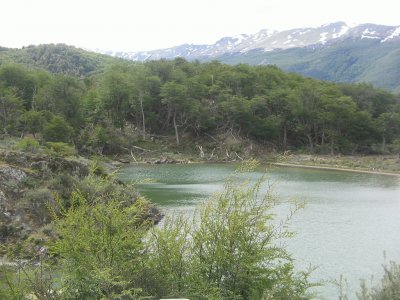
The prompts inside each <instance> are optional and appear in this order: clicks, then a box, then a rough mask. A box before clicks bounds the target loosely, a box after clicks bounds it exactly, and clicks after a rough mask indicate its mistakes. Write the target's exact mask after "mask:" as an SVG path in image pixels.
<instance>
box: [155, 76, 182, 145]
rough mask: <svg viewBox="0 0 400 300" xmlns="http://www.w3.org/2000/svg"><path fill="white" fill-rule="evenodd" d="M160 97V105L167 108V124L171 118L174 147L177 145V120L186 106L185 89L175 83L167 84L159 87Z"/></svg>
mask: <svg viewBox="0 0 400 300" xmlns="http://www.w3.org/2000/svg"><path fill="white" fill-rule="evenodd" d="M160 96H161V98H162V103H163V104H165V105H166V106H167V111H168V114H167V122H169V120H170V118H172V123H173V125H174V130H175V139H176V145H179V132H178V124H177V118H178V117H179V116H182V115H183V114H184V111H185V108H186V106H187V102H186V98H187V88H186V86H185V85H183V84H180V83H176V82H167V83H165V84H164V85H163V86H162V87H161V91H160Z"/></svg>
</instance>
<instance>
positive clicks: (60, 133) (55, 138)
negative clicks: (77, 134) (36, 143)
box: [43, 116, 73, 143]
mask: <svg viewBox="0 0 400 300" xmlns="http://www.w3.org/2000/svg"><path fill="white" fill-rule="evenodd" d="M72 133H73V129H72V128H71V126H69V125H68V123H67V122H66V121H65V120H64V119H63V118H61V117H58V116H56V117H54V118H53V119H52V120H51V121H50V122H48V123H47V124H46V126H45V127H44V130H43V137H44V139H45V140H46V141H49V142H65V143H68V142H69V141H70V138H71V136H72Z"/></svg>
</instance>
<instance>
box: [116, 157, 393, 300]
mask: <svg viewBox="0 0 400 300" xmlns="http://www.w3.org/2000/svg"><path fill="white" fill-rule="evenodd" d="M235 168H236V166H235V165H233V164H189V165H146V164H138V165H130V166H128V167H125V168H123V169H122V170H121V171H120V173H119V177H120V178H121V179H122V180H124V181H126V182H132V181H143V180H145V179H149V178H150V179H152V180H154V182H152V183H145V184H138V187H139V190H140V192H141V193H142V194H143V195H145V196H146V197H148V198H149V199H151V200H152V201H153V202H154V203H156V204H157V205H158V206H159V207H160V208H161V209H162V210H163V211H164V212H165V213H166V214H172V215H174V214H179V213H183V214H187V215H190V214H192V213H193V211H194V208H195V207H196V205H197V204H199V203H201V202H202V201H205V200H206V199H207V198H208V197H209V196H210V195H211V194H212V193H215V192H217V191H220V190H221V189H222V187H223V183H224V180H225V179H226V178H227V177H228V176H229V175H231V174H232V172H233V171H234V170H235ZM265 170H266V168H265V167H259V168H257V169H256V170H255V171H252V172H250V173H247V174H246V175H245V177H246V178H247V179H249V180H254V181H255V180H257V179H258V178H260V176H262V175H263V174H264V173H265ZM267 174H268V175H267V176H268V180H269V181H270V182H273V184H274V191H275V193H277V194H278V195H279V196H280V197H281V199H283V200H284V201H283V202H282V204H279V205H278V206H277V207H276V210H275V211H274V212H275V213H276V218H277V219H280V218H284V217H285V215H286V214H287V213H288V207H289V205H288V204H287V202H286V201H285V200H286V199H293V198H295V199H297V200H299V201H304V202H305V204H306V205H305V208H304V209H301V210H300V211H298V212H297V213H296V215H295V216H294V218H293V219H292V220H291V222H290V230H293V231H295V232H296V233H297V235H296V236H295V237H294V238H292V239H290V240H289V241H287V242H286V244H287V247H288V249H289V250H290V252H291V253H292V254H293V257H294V258H295V265H296V267H297V268H299V269H300V270H304V269H307V268H308V267H309V266H310V265H312V266H317V269H316V270H315V271H314V272H313V273H312V279H314V280H325V281H329V280H338V279H339V277H340V276H341V275H343V276H344V277H345V278H346V280H347V288H346V290H347V291H348V294H349V296H350V299H354V298H355V292H356V291H359V285H360V279H361V278H365V279H367V281H368V282H370V280H371V276H372V275H374V281H373V282H375V283H377V282H379V279H380V276H381V275H382V274H383V269H382V264H383V263H384V261H385V260H384V253H385V255H386V257H387V260H388V261H389V260H395V261H397V262H400V234H399V232H400V177H395V176H384V175H372V174H363V173H350V172H340V171H329V170H315V169H303V168H287V167H274V168H271V169H268V170H267ZM242 176H244V175H242ZM317 291H318V293H319V294H320V295H321V296H322V297H323V299H337V296H338V288H337V287H336V286H335V285H333V284H330V283H326V284H325V285H324V286H323V287H321V288H317Z"/></svg>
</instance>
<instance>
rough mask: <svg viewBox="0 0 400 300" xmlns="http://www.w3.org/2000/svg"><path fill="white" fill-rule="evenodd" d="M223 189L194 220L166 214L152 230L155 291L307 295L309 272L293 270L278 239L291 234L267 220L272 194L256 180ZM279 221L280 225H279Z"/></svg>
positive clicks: (261, 296)
mask: <svg viewBox="0 0 400 300" xmlns="http://www.w3.org/2000/svg"><path fill="white" fill-rule="evenodd" d="M236 180H237V178H235V179H234V178H231V179H230V180H228V182H227V183H226V186H225V190H224V191H223V192H221V193H219V194H217V195H215V196H214V197H213V198H212V199H210V200H209V201H208V202H207V203H206V204H204V205H203V206H202V207H200V208H199V209H198V210H197V211H196V213H195V216H194V219H193V222H189V221H188V220H185V219H184V218H182V217H179V218H177V219H174V220H167V221H166V222H165V223H164V224H163V227H161V228H154V229H152V231H151V238H150V241H151V244H150V245H151V247H150V257H149V259H150V266H151V270H152V271H153V272H154V276H155V279H154V282H156V284H155V285H153V286H152V288H153V291H154V293H155V295H157V297H188V298H191V299H309V298H310V297H311V296H310V295H309V294H308V292H307V290H308V288H309V287H310V286H311V284H310V283H309V282H308V280H307V276H308V273H296V272H294V270H293V263H292V261H291V256H290V254H289V253H287V251H286V250H285V249H284V248H281V247H278V246H277V241H278V240H279V239H282V238H288V237H290V236H291V235H292V234H291V233H290V232H287V231H285V230H284V229H283V227H281V226H277V225H274V223H273V222H272V214H271V208H272V207H273V205H274V202H275V200H276V199H275V198H274V197H273V195H272V193H271V191H267V193H266V194H265V195H264V196H261V195H260V192H261V190H260V189H261V183H262V182H263V180H260V181H259V182H257V183H256V184H254V185H250V184H249V183H243V184H242V185H239V186H238V185H237V181H236ZM282 226H283V225H282Z"/></svg>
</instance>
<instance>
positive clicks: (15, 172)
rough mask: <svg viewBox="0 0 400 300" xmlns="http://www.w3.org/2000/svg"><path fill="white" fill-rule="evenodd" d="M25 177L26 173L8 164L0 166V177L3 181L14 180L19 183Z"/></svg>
mask: <svg viewBox="0 0 400 300" xmlns="http://www.w3.org/2000/svg"><path fill="white" fill-rule="evenodd" d="M25 177H26V173H25V172H24V171H22V170H20V169H17V168H12V167H10V166H1V167H0V179H2V180H4V181H15V182H16V183H17V184H19V183H20V182H21V181H22V180H23V179H24V178H25Z"/></svg>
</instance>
